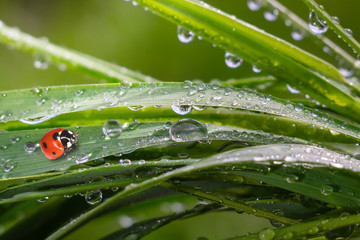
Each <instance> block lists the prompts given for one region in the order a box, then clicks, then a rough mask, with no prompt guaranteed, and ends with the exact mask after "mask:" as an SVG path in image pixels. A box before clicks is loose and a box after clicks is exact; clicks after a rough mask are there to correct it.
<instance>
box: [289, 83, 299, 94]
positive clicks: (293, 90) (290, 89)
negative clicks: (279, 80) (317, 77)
mask: <svg viewBox="0 0 360 240" xmlns="http://www.w3.org/2000/svg"><path fill="white" fill-rule="evenodd" d="M286 88H287V89H288V90H289V92H290V93H292V94H299V93H300V91H299V90H297V89H296V88H293V87H292V86H290V85H289V84H286Z"/></svg>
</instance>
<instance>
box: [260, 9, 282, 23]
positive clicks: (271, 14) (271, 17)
mask: <svg viewBox="0 0 360 240" xmlns="http://www.w3.org/2000/svg"><path fill="white" fill-rule="evenodd" d="M278 16H279V10H277V9H274V10H273V11H265V12H264V18H265V19H266V20H268V21H270V22H273V21H275V20H276V19H277V18H278Z"/></svg>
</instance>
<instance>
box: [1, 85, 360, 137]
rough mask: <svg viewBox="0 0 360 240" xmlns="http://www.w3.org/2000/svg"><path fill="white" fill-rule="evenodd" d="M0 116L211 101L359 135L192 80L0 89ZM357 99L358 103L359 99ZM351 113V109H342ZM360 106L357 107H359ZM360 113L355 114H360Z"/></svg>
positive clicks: (296, 108)
mask: <svg viewBox="0 0 360 240" xmlns="http://www.w3.org/2000/svg"><path fill="white" fill-rule="evenodd" d="M0 94H1V95H0V96H3V97H0V99H1V101H0V109H1V110H0V111H2V112H1V113H0V114H1V115H0V120H1V121H2V122H6V121H12V120H20V119H22V121H23V122H26V123H29V124H34V123H39V122H43V121H45V120H47V119H49V118H52V117H55V116H56V115H59V114H63V113H68V112H77V111H83V110H89V109H104V108H108V107H119V106H129V103H131V105H132V106H145V105H146V106H148V105H175V106H182V105H188V106H194V105H196V106H210V107H222V108H232V109H245V110H248V111H256V112H262V113H267V114H273V115H278V116H283V117H288V118H292V119H294V120H297V121H301V122H304V123H307V124H314V125H316V126H320V127H324V128H327V129H330V130H332V131H333V133H334V134H335V135H336V134H337V133H338V132H339V133H343V134H346V135H348V136H350V137H353V138H355V139H360V128H358V127H356V126H354V125H351V124H347V123H346V122H344V121H341V120H338V119H335V118H333V117H330V116H328V115H327V114H323V113H321V112H319V111H316V110H312V109H310V108H307V107H304V106H303V105H301V104H294V103H291V102H289V101H286V100H281V99H278V98H275V97H271V96H269V95H265V94H259V93H256V92H254V91H251V90H244V89H237V88H231V87H221V86H218V85H215V86H213V85H206V84H195V83H185V84H183V83H157V84H146V83H143V84H132V85H131V86H124V85H120V84H94V85H72V86H59V87H49V88H46V89H41V90H39V92H38V93H34V90H33V89H23V90H13V91H4V92H0ZM359 104H360V103H359ZM346 109H347V108H346V106H344V107H343V110H345V111H347V114H346V115H351V116H352V118H354V116H356V111H355V112H354V111H351V110H346ZM359 110H360V109H359ZM359 114H360V113H359Z"/></svg>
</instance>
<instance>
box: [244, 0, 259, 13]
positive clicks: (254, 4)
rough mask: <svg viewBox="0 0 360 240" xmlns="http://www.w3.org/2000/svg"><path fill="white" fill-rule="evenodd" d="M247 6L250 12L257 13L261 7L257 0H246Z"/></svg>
mask: <svg viewBox="0 0 360 240" xmlns="http://www.w3.org/2000/svg"><path fill="white" fill-rule="evenodd" d="M247 5H248V8H249V9H250V10H251V11H257V10H259V9H260V8H261V7H262V3H261V2H260V1H259V0H248V1H247Z"/></svg>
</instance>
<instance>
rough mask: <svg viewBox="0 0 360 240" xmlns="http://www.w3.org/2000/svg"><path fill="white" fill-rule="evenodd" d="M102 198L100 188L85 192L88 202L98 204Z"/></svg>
mask: <svg viewBox="0 0 360 240" xmlns="http://www.w3.org/2000/svg"><path fill="white" fill-rule="evenodd" d="M102 199H103V195H102V192H101V191H100V189H97V190H91V191H86V193H85V200H86V202H87V203H88V204H91V205H94V204H97V203H99V202H101V200H102Z"/></svg>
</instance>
